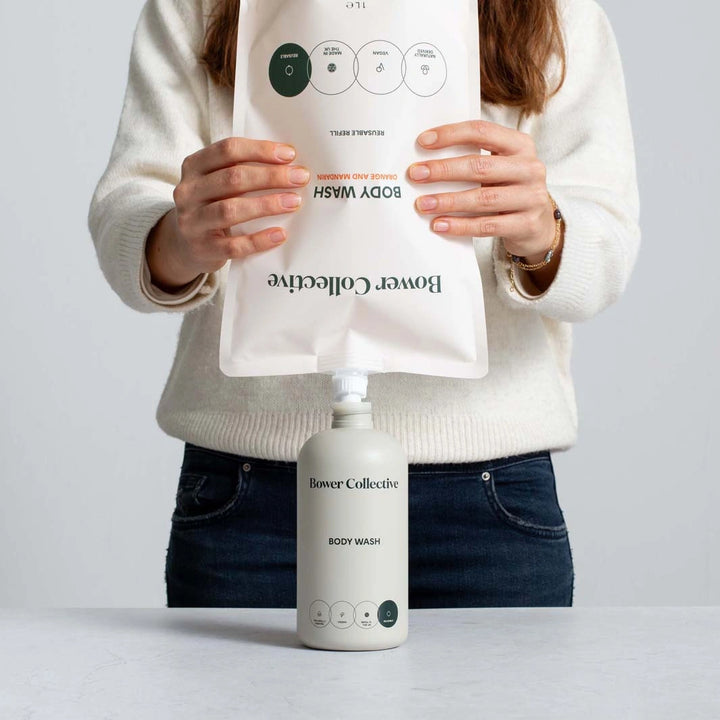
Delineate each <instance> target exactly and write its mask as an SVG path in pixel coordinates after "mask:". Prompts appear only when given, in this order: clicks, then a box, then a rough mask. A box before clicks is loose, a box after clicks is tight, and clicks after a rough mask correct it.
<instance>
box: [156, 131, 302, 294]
mask: <svg viewBox="0 0 720 720" xmlns="http://www.w3.org/2000/svg"><path fill="white" fill-rule="evenodd" d="M294 157H295V150H294V149H293V148H292V147H291V146H290V145H284V144H281V143H276V142H272V141H269V140H251V139H249V138H243V137H229V138H225V139H223V140H219V141H218V142H216V143H213V144H212V145H209V146H208V147H206V148H203V149H202V150H198V151H197V152H196V153H193V154H192V155H188V156H187V157H186V158H185V160H184V161H183V164H182V176H181V179H180V182H179V183H178V185H177V187H176V188H175V190H174V192H173V199H174V201H175V208H174V209H173V210H171V211H170V212H168V213H167V214H166V215H165V216H163V218H161V220H160V221H159V222H158V224H157V225H156V226H155V227H154V228H153V230H152V231H151V232H150V235H149V236H148V241H147V246H146V256H147V259H148V266H149V268H150V274H151V275H152V278H153V282H154V283H155V284H157V285H158V286H159V287H161V288H162V289H170V290H172V289H173V288H177V287H179V286H181V285H185V284H187V283H188V282H190V281H191V280H193V279H194V278H195V277H197V276H198V275H200V274H201V273H206V272H213V271H215V270H219V269H220V268H221V267H222V266H223V265H224V264H225V263H226V261H227V260H228V259H230V258H242V257H245V256H246V255H249V254H251V253H254V252H259V251H261V250H267V249H269V248H272V247H276V246H277V245H279V244H280V243H282V242H283V241H284V240H285V231H284V230H283V228H280V227H270V228H267V229H265V230H261V231H259V232H257V233H253V234H251V235H236V236H231V235H230V228H232V227H233V226H234V225H237V224H238V223H242V222H245V221H247V220H251V219H255V218H261V217H267V216H271V215H278V214H281V213H287V212H293V211H295V210H297V209H298V207H299V206H300V201H301V198H300V196H299V195H298V194H297V193H294V192H284V193H282V192H280V193H272V194H266V195H261V196H256V197H244V193H246V192H250V191H252V190H263V189H269V188H293V187H301V186H303V185H306V184H307V182H308V180H309V179H310V174H309V172H308V171H307V169H306V168H303V167H300V166H291V165H288V163H289V162H290V161H291V160H292V159H293V158H294ZM250 162H252V163H261V164H259V165H248V164H247V163H250Z"/></svg>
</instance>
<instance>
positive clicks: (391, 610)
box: [378, 600, 398, 627]
mask: <svg viewBox="0 0 720 720" xmlns="http://www.w3.org/2000/svg"><path fill="white" fill-rule="evenodd" d="M397 619H398V606H397V603H395V602H393V601H392V600H386V601H385V602H384V603H381V604H380V607H379V608H378V620H379V621H380V624H381V625H382V626H383V627H392V626H393V625H394V624H395V621H396V620H397Z"/></svg>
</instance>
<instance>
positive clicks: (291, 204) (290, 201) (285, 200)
mask: <svg viewBox="0 0 720 720" xmlns="http://www.w3.org/2000/svg"><path fill="white" fill-rule="evenodd" d="M280 204H281V205H282V206H283V207H284V208H296V207H297V206H298V205H299V204H300V196H299V195H296V194H295V193H285V194H284V195H281V196H280Z"/></svg>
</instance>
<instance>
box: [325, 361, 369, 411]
mask: <svg viewBox="0 0 720 720" xmlns="http://www.w3.org/2000/svg"><path fill="white" fill-rule="evenodd" d="M332 382H333V393H334V398H335V402H357V403H359V402H362V400H363V398H364V397H365V396H366V395H367V386H368V378H367V370H363V369H361V368H342V369H340V370H336V371H335V373H334V374H333V379H332Z"/></svg>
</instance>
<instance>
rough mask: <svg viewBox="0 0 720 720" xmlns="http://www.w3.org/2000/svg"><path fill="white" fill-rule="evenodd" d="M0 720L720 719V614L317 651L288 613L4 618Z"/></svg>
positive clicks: (525, 615)
mask: <svg viewBox="0 0 720 720" xmlns="http://www.w3.org/2000/svg"><path fill="white" fill-rule="evenodd" d="M0 718H2V719H3V720H6V719H7V720H86V719H87V720H90V719H92V720H116V719H117V720H120V719H122V720H125V718H127V719H128V720H146V719H148V720H150V719H151V720H166V719H167V720H186V719H187V720H190V719H192V720H221V719H222V720H225V719H226V718H227V719H230V718H232V719H233V720H245V719H246V718H247V719H251V720H264V719H265V718H283V719H284V720H305V719H307V720H319V719H321V718H333V720H336V719H342V720H346V719H348V720H351V719H352V718H392V720H401V719H402V718H413V720H416V719H418V718H441V719H442V720H448V719H449V718H472V719H474V718H483V719H484V720H485V719H489V718H502V719H503V720H513V719H514V718H542V719H543V720H546V719H551V718H552V720H558V719H563V718H582V719H583V720H590V719H594V718H598V719H600V718H602V720H630V719H634V718H640V719H642V720H645V719H648V720H650V719H652V720H659V719H661V718H672V720H693V719H694V718H702V719H703V720H717V719H718V718H720V608H710V607H704V608H703V607H700V608H507V609H505V608H503V609H452V610H411V611H410V635H409V638H408V642H407V643H406V644H404V645H402V646H400V647H398V648H394V649H392V650H383V651H378V652H334V651H323V650H311V649H309V648H305V647H304V646H302V645H300V644H299V642H298V641H297V640H296V638H295V611H294V610H268V609H263V610H254V609H240V610H236V609H194V608H188V609H180V608H173V609H168V608H161V609H136V610H134V609H123V610H114V609H105V610H101V609H97V610H81V609H76V610H20V609H17V610H16V609H0Z"/></svg>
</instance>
